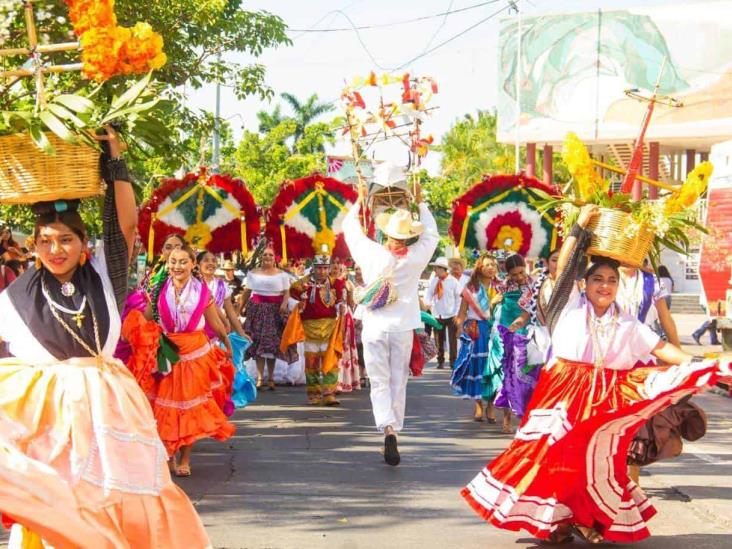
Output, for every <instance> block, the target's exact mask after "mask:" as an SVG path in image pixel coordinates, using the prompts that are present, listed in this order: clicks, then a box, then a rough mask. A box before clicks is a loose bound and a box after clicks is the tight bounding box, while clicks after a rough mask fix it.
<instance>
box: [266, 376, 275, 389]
mask: <svg viewBox="0 0 732 549" xmlns="http://www.w3.org/2000/svg"><path fill="white" fill-rule="evenodd" d="M267 387H269V390H270V391H274V390H275V388H276V387H275V382H274V381H273V380H271V379H270V380H269V381H268V382H267Z"/></svg>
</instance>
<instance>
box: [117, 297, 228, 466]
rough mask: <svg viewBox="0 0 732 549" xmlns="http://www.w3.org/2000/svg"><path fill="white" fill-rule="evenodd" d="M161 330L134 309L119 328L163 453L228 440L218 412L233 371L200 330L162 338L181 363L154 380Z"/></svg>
mask: <svg viewBox="0 0 732 549" xmlns="http://www.w3.org/2000/svg"><path fill="white" fill-rule="evenodd" d="M160 331H161V328H160V326H159V325H158V324H157V323H155V322H153V321H147V320H145V319H144V317H143V316H142V314H141V313H139V311H132V312H131V313H130V314H129V316H128V317H127V318H126V319H125V322H124V325H123V326H122V335H123V337H124V338H125V339H127V340H128V341H129V342H130V344H131V345H132V348H133V353H132V357H131V358H130V360H129V362H128V363H127V367H128V368H129V370H130V371H131V372H132V374H133V375H134V376H135V379H137V382H138V383H139V384H140V386H141V387H142V389H143V391H145V394H146V395H147V396H148V399H149V400H150V404H151V405H152V408H153V414H154V415H155V421H156V422H157V426H158V434H159V435H160V439H161V440H162V441H163V445H164V446H165V449H166V450H167V452H168V455H169V456H172V455H173V454H175V452H177V451H178V450H179V449H180V448H181V447H182V446H189V445H191V444H193V443H194V442H196V441H198V440H201V439H203V438H214V439H216V440H226V439H228V438H229V437H231V435H233V434H234V430H235V427H234V425H232V424H231V423H229V422H228V421H227V418H226V415H225V414H224V412H223V408H224V404H225V402H226V401H227V400H228V399H229V397H230V393H231V383H232V380H233V372H234V368H233V365H231V361H230V360H229V359H228V358H227V356H226V353H225V352H224V351H223V350H222V349H221V348H220V347H219V346H218V345H214V344H212V343H211V342H210V341H209V339H208V337H207V336H206V334H205V333H204V332H203V331H196V332H189V333H178V334H174V333H170V334H167V335H168V337H169V338H170V340H171V341H172V342H173V343H175V344H176V345H177V347H178V354H179V356H180V360H179V361H178V362H176V363H175V364H174V365H173V368H172V370H171V372H170V373H169V374H167V375H165V376H163V377H159V376H157V375H155V373H156V371H157V350H158V345H159V343H158V339H159V335H160Z"/></svg>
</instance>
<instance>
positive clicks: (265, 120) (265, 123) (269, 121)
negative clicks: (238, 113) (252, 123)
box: [257, 105, 285, 133]
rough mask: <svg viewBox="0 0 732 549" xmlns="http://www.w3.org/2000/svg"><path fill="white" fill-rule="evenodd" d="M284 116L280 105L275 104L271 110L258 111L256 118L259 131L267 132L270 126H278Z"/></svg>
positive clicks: (270, 129)
mask: <svg viewBox="0 0 732 549" xmlns="http://www.w3.org/2000/svg"><path fill="white" fill-rule="evenodd" d="M284 119H285V117H284V116H283V115H282V111H281V109H280V106H279V105H277V106H275V108H274V110H273V111H272V112H267V111H259V112H258V113H257V120H259V133H269V132H270V131H272V128H274V127H276V126H278V125H279V124H280V123H281V122H282V121H283V120H284Z"/></svg>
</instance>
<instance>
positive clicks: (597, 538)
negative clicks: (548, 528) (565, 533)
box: [569, 524, 605, 545]
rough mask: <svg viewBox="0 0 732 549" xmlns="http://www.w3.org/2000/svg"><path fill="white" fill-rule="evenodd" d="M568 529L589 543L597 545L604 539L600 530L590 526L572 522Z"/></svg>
mask: <svg viewBox="0 0 732 549" xmlns="http://www.w3.org/2000/svg"><path fill="white" fill-rule="evenodd" d="M569 531H570V532H572V534H574V535H575V536H577V537H578V538H580V539H581V540H582V541H584V542H586V543H589V544H590V545H598V544H600V543H602V542H604V541H605V540H604V538H603V537H602V534H600V532H598V531H597V530H593V529H592V528H588V527H587V526H577V525H576V524H572V525H570V527H569Z"/></svg>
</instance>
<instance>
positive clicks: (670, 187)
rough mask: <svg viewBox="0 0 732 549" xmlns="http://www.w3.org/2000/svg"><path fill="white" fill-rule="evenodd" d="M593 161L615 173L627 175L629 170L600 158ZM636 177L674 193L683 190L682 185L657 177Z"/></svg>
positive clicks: (596, 164) (599, 166)
mask: <svg viewBox="0 0 732 549" xmlns="http://www.w3.org/2000/svg"><path fill="white" fill-rule="evenodd" d="M592 163H593V164H594V165H595V166H597V167H598V168H602V169H604V170H608V171H610V172H613V173H617V174H620V175H626V174H627V173H628V172H626V171H625V170H623V169H622V168H616V167H615V166H611V165H610V164H606V163H605V162H600V161H599V160H594V159H592ZM635 178H636V179H637V180H639V181H643V183H648V184H649V185H653V186H654V187H658V188H659V189H664V190H666V191H670V192H672V193H678V192H679V191H680V190H681V187H678V186H675V185H669V184H668V183H662V182H661V181H656V180H655V179H651V178H649V177H645V176H643V175H637V174H636V176H635Z"/></svg>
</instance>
